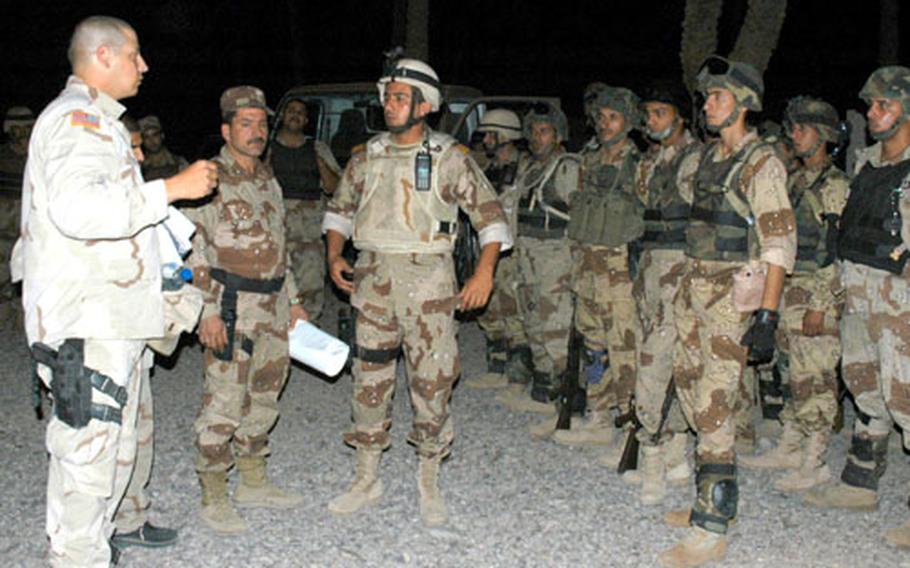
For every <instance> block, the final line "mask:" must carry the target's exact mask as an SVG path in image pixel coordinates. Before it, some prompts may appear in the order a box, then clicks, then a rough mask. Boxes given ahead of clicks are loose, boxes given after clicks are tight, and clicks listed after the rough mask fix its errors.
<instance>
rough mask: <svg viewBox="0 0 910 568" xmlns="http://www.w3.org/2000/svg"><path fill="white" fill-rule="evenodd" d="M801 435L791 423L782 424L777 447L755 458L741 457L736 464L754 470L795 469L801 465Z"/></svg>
mask: <svg viewBox="0 0 910 568" xmlns="http://www.w3.org/2000/svg"><path fill="white" fill-rule="evenodd" d="M802 443H803V434H802V433H801V432H800V431H799V430H797V429H796V425H795V424H793V423H792V422H787V423H786V424H784V431H783V432H782V433H781V435H780V440H778V441H777V446H775V447H774V448H773V449H771V450H768V451H767V452H765V453H763V454H761V455H757V456H742V457H740V458H739V459H738V460H737V463H738V464H739V465H741V466H743V467H748V468H754V469H795V468H798V467H799V466H800V464H801V463H802V457H803V453H802Z"/></svg>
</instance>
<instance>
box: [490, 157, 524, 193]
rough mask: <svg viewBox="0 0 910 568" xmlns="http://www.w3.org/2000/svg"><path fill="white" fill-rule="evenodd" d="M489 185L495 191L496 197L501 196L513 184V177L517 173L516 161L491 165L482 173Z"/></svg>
mask: <svg viewBox="0 0 910 568" xmlns="http://www.w3.org/2000/svg"><path fill="white" fill-rule="evenodd" d="M483 173H484V175H486V176H487V180H489V182H490V185H492V186H493V189H494V190H496V195H502V193H503V191H505V190H506V189H507V188H508V187H510V186H512V185H514V184H515V175H516V174H517V173H518V160H515V161H514V162H509V163H507V164H501V165H498V166H494V165H493V164H492V163H491V164H490V167H488V168H487V169H486V170H485V171H484V172H483Z"/></svg>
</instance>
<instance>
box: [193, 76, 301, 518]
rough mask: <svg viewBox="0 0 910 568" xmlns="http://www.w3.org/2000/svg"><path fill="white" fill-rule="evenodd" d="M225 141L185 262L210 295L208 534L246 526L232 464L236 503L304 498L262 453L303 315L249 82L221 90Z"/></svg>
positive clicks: (255, 93) (261, 106) (200, 441)
mask: <svg viewBox="0 0 910 568" xmlns="http://www.w3.org/2000/svg"><path fill="white" fill-rule="evenodd" d="M220 107H221V117H222V119H221V120H222V124H221V136H222V138H224V142H225V144H224V146H222V148H221V152H220V153H219V154H218V156H217V157H216V158H215V159H214V162H215V163H216V164H217V165H218V175H219V179H220V180H221V183H220V185H219V188H218V194H217V195H216V196H215V198H214V199H212V200H211V202H210V203H208V204H206V205H204V206H202V207H200V208H199V209H198V210H196V211H193V212H192V214H193V216H194V218H195V221H196V239H195V240H194V249H193V253H192V255H191V256H190V258H189V262H188V266H190V267H192V269H193V282H194V283H195V284H196V285H197V286H199V288H201V289H202V290H203V292H204V293H205V294H206V297H205V306H204V307H203V311H202V320H201V321H200V322H199V341H200V342H201V343H202V345H204V346H205V347H206V348H207V349H206V351H205V387H204V388H205V394H204V395H203V397H202V409H201V410H200V411H199V417H198V418H197V419H196V424H195V428H194V429H195V432H196V447H197V449H198V450H199V453H198V456H197V459H196V472H197V473H198V475H199V481H200V483H201V485H202V509H201V511H200V517H201V518H202V520H203V521H205V523H206V524H207V525H208V526H209V527H211V528H212V529H213V530H214V531H216V532H220V533H233V532H242V531H244V530H246V523H245V522H244V520H243V518H241V517H240V515H239V514H238V513H237V511H236V510H235V509H234V506H233V504H232V503H231V502H230V501H229V500H228V495H227V473H228V470H229V469H230V468H231V467H232V466H234V465H236V466H237V469H238V470H239V472H240V483H239V484H238V486H237V489H236V491H235V492H234V504H236V505H237V506H238V507H247V508H252V507H266V508H288V507H294V506H296V505H298V504H300V502H301V501H302V497H301V496H300V495H297V494H295V493H291V492H289V491H285V490H283V489H280V488H279V487H277V486H275V485H274V484H273V483H272V482H271V481H269V479H268V476H267V475H266V463H265V458H266V456H268V455H269V431H270V430H271V429H272V426H273V425H274V424H275V422H276V421H277V420H278V396H279V395H280V394H281V389H282V388H283V387H284V383H285V380H287V376H288V368H289V358H288V328H289V327H293V326H294V325H296V322H297V320H305V319H307V314H306V311H305V310H304V309H303V307H302V305H301V298H300V296H299V295H298V293H297V286H296V284H295V282H294V275H293V272H292V271H291V266H290V260H289V253H288V249H287V245H286V239H285V234H286V233H285V229H284V220H285V216H284V205H283V203H282V200H281V188H280V187H279V186H278V181H277V180H276V179H275V176H274V174H273V173H272V169H271V168H270V167H269V166H268V165H267V164H265V163H263V162H262V161H260V159H259V157H260V156H261V155H262V153H263V152H264V151H265V145H266V140H267V137H268V114H267V113H269V112H271V111H270V110H269V109H268V107H267V106H266V104H265V95H264V94H263V93H262V91H261V90H259V89H257V88H256V87H251V86H239V87H231V88H229V89H227V90H225V91H224V93H222V95H221V101H220Z"/></svg>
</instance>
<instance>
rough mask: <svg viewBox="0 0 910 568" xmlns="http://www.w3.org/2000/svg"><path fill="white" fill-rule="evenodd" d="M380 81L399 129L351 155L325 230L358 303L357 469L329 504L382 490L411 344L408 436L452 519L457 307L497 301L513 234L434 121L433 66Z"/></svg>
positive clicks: (428, 514) (374, 497)
mask: <svg viewBox="0 0 910 568" xmlns="http://www.w3.org/2000/svg"><path fill="white" fill-rule="evenodd" d="M377 86H378V88H379V94H380V97H381V100H382V102H383V108H384V111H385V121H386V126H387V127H388V130H389V132H387V133H383V134H379V135H377V136H374V137H373V138H371V139H370V140H369V141H368V142H367V143H366V144H365V145H363V146H360V147H357V148H354V149H353V150H352V153H351V159H350V161H349V162H348V164H347V167H346V168H345V171H344V174H343V175H342V179H341V181H340V183H339V185H338V188H337V189H336V191H335V193H334V195H333V196H332V200H331V201H330V202H329V204H328V207H327V211H326V214H325V219H324V220H323V225H322V226H323V231H324V232H325V234H326V241H327V243H328V254H327V256H328V264H329V272H330V275H331V277H332V281H333V282H335V284H336V285H337V286H338V287H339V288H340V289H341V290H343V291H345V292H347V293H350V294H351V305H352V306H353V307H354V308H355V309H356V310H357V345H356V346H355V353H354V361H353V363H352V365H351V371H352V373H353V376H354V392H353V397H352V401H351V403H352V406H353V419H354V424H353V426H352V428H351V429H350V430H349V431H348V432H347V433H345V435H344V440H345V442H347V443H348V444H350V445H351V446H354V447H355V448H356V449H357V474H356V477H355V479H354V482H353V484H352V485H351V486H350V488H349V489H348V491H346V492H345V493H343V494H342V495H340V496H339V497H336V498H335V499H333V500H332V501H331V502H330V503H329V507H328V508H329V511H331V512H332V513H333V514H336V515H349V514H353V513H355V512H357V511H360V510H362V509H363V508H364V507H366V506H368V505H371V504H373V503H376V502H377V501H378V500H379V499H380V498H381V497H382V493H383V485H382V480H381V479H380V478H379V461H380V456H381V454H382V452H383V450H385V449H386V448H388V447H389V445H390V443H391V441H390V437H389V428H390V427H391V420H390V417H391V401H392V394H393V391H394V388H395V366H396V361H397V359H398V355H399V354H400V353H401V352H402V351H403V352H404V355H405V361H406V362H407V366H408V378H409V380H410V394H411V400H412V402H413V407H414V424H413V429H412V430H411V433H410V436H409V438H408V439H409V441H410V442H411V443H412V444H414V445H415V446H416V447H417V454H418V456H419V458H420V459H419V461H420V466H419V468H420V469H419V474H418V489H419V492H420V514H421V517H422V519H423V522H424V524H426V525H428V526H434V525H440V524H443V523H445V522H446V521H447V519H448V510H447V508H446V504H445V501H444V499H443V497H442V495H441V493H440V491H439V486H438V477H439V467H440V462H441V461H442V459H443V458H444V457H445V456H446V455H448V454H449V451H450V447H451V444H452V439H453V438H454V426H453V423H452V418H451V416H450V415H449V398H450V397H451V393H452V387H453V385H454V384H455V381H456V380H457V379H458V374H459V371H460V361H459V358H458V345H457V343H456V339H455V332H456V329H457V323H456V322H455V319H454V313H455V310H456V309H461V310H472V309H476V308H479V307H482V306H483V305H484V304H486V303H487V300H488V299H489V297H490V293H491V291H492V289H493V272H494V268H495V266H496V259H497V257H498V256H499V251H500V249H508V248H510V247H511V235H510V234H509V228H508V224H507V223H506V218H505V215H504V214H503V212H502V208H501V207H500V205H499V202H498V201H497V200H496V195H495V193H494V191H493V189H492V188H491V187H490V184H489V183H488V182H487V180H486V178H485V177H484V175H483V172H481V171H480V169H479V168H478V167H477V165H476V164H475V163H474V161H473V160H472V159H471V158H470V156H468V149H467V148H465V147H464V146H462V145H460V144H458V143H457V142H456V141H455V140H454V139H453V138H452V137H451V136H448V135H445V134H442V133H438V132H434V131H432V130H431V129H430V128H429V127H428V126H427V124H426V117H427V115H428V114H429V113H430V112H432V111H435V110H438V109H439V105H440V104H441V102H442V101H441V96H440V92H439V79H438V77H437V75H436V73H435V72H434V71H433V70H432V69H431V68H430V66H428V65H427V64H426V63H423V62H422V61H417V60H414V59H401V60H398V61H393V62H392V63H391V64H390V65H389V66H388V67H387V69H386V73H385V74H384V76H383V77H382V78H381V79H380V80H379V83H378V85H377ZM459 209H460V210H461V211H463V212H464V213H465V214H466V215H467V216H468V218H469V219H470V221H471V224H472V225H473V227H474V229H475V230H476V231H477V234H478V240H479V242H480V245H481V247H482V250H481V253H480V259H479V261H478V263H477V268H476V270H475V272H474V274H473V276H471V277H470V278H469V279H468V280H467V281H466V282H465V284H464V286H463V287H462V289H461V291H458V290H456V287H455V286H456V285H455V274H454V268H453V263H452V250H453V248H454V244H455V236H456V234H457V221H458V212H459ZM348 238H352V239H353V242H354V247H355V248H356V249H358V250H359V251H360V254H359V255H358V257H357V263H356V266H355V267H353V268H352V267H351V266H350V265H349V264H348V263H347V261H346V260H345V259H344V257H342V255H341V251H342V248H343V246H344V243H345V241H346V240H347V239H348Z"/></svg>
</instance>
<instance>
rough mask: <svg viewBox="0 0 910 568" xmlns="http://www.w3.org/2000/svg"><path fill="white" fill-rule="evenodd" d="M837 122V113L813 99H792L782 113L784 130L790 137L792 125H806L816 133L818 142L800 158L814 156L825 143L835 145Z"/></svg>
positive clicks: (824, 103)
mask: <svg viewBox="0 0 910 568" xmlns="http://www.w3.org/2000/svg"><path fill="white" fill-rule="evenodd" d="M838 120H839V119H838V116H837V111H836V110H835V109H834V107H833V106H831V105H830V104H828V103H827V102H825V101H823V100H821V99H817V98H813V97H807V96H798V97H793V98H792V99H790V100H789V101H788V102H787V109H786V110H785V111H784V128H785V129H786V131H787V134H788V135H790V136H791V137H792V133H793V125H794V124H806V125H809V126H812V127H813V128H815V130H817V131H818V142H817V143H816V144H815V146H813V147H812V148H811V149H810V150H809V151H807V152H806V153H805V155H799V157H800V158H807V157H809V156H812V155H814V154H815V153H816V152H817V151H818V148H819V146H821V145H822V144H824V143H825V142H832V143H835V144H836V143H837V141H838V137H839V135H838V131H837V127H838Z"/></svg>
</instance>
